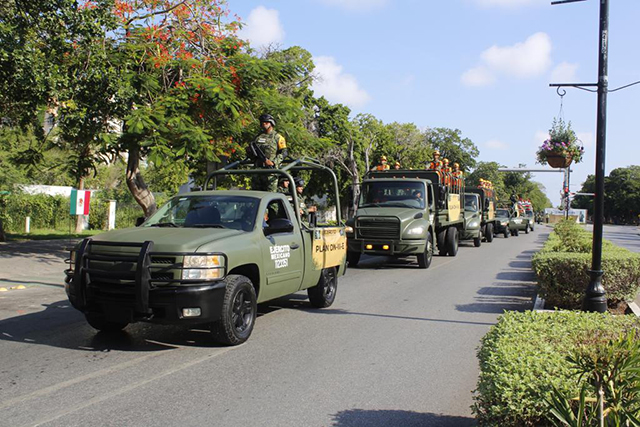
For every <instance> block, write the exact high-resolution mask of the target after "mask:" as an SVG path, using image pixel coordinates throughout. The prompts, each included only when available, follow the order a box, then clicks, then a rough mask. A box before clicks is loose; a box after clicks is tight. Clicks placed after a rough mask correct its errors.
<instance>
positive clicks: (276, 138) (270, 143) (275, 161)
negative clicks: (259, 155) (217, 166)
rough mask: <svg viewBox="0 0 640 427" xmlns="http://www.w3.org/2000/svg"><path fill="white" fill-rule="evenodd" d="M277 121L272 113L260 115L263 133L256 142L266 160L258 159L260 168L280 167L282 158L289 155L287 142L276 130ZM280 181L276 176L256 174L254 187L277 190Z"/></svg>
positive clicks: (253, 181)
mask: <svg viewBox="0 0 640 427" xmlns="http://www.w3.org/2000/svg"><path fill="white" fill-rule="evenodd" d="M275 126H276V121H275V119H274V118H273V116H271V115H270V114H263V115H261V116H260V128H262V133H261V134H260V135H258V136H257V137H256V139H255V140H254V143H255V145H256V146H258V148H260V149H261V150H262V152H263V153H264V155H265V160H264V162H262V161H261V160H260V159H256V165H255V166H256V167H258V168H279V167H280V164H281V163H282V160H283V159H284V158H285V157H287V155H288V150H287V142H286V141H285V139H284V137H283V136H282V135H280V134H279V133H277V132H276V131H275ZM277 185H278V182H277V180H276V178H275V177H274V176H266V175H256V176H255V177H254V178H253V180H252V187H253V189H260V190H266V191H276V189H277Z"/></svg>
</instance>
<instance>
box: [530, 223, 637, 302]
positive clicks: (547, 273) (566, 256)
mask: <svg viewBox="0 0 640 427" xmlns="http://www.w3.org/2000/svg"><path fill="white" fill-rule="evenodd" d="M591 239H592V236H591V233H589V232H587V231H586V230H584V229H583V228H582V227H581V226H579V225H578V224H576V223H575V222H572V221H561V222H559V223H558V224H557V225H556V226H555V228H554V231H553V233H551V235H550V236H549V239H548V240H547V242H546V243H545V244H544V247H543V248H542V250H540V251H539V252H538V253H536V254H535V255H534V256H533V258H532V260H531V265H532V267H533V270H534V271H535V273H536V276H537V278H538V285H539V288H540V289H539V292H540V295H541V296H542V297H543V298H544V299H545V303H546V305H547V306H549V307H558V308H566V309H579V308H580V306H581V304H582V298H583V296H584V289H585V287H586V286H587V283H589V273H588V271H589V269H590V268H591V246H592V241H591ZM602 269H603V271H604V275H603V276H602V285H603V286H604V288H605V289H606V291H607V301H608V304H609V305H610V306H612V307H615V306H616V305H618V303H620V302H621V301H628V300H632V299H633V298H635V296H636V295H637V294H638V290H639V289H640V254H636V253H634V252H631V251H629V250H627V249H624V248H621V247H619V246H616V245H614V244H612V243H611V242H609V241H606V240H605V241H603V245H602Z"/></svg>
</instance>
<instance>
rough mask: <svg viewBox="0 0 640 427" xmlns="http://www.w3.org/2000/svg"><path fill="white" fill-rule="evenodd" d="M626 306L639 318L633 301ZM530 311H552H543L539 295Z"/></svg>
mask: <svg viewBox="0 0 640 427" xmlns="http://www.w3.org/2000/svg"><path fill="white" fill-rule="evenodd" d="M627 306H628V307H629V309H630V310H631V312H632V313H633V314H635V315H636V317H640V307H639V306H638V304H636V303H635V302H634V301H630V302H627ZM532 311H553V310H545V309H544V299H543V298H542V297H540V295H538V294H536V299H535V301H534V302H533V309H532Z"/></svg>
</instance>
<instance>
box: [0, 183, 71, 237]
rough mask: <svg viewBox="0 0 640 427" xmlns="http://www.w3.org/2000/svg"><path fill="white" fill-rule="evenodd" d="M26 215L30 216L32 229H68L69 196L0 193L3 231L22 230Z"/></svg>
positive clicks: (0, 215) (0, 218) (0, 216)
mask: <svg viewBox="0 0 640 427" xmlns="http://www.w3.org/2000/svg"><path fill="white" fill-rule="evenodd" d="M27 216H28V217H30V218H31V228H32V229H39V228H47V229H57V230H64V229H68V227H69V220H70V219H71V215H70V214H69V198H68V197H63V196H48V195H43V194H36V195H30V194H23V193H20V192H13V193H11V194H8V195H0V221H2V224H3V227H4V229H5V231H7V232H22V231H24V225H25V218H26V217H27Z"/></svg>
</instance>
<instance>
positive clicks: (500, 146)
mask: <svg viewBox="0 0 640 427" xmlns="http://www.w3.org/2000/svg"><path fill="white" fill-rule="evenodd" d="M485 145H486V146H487V148H489V149H491V150H507V149H509V144H507V143H505V142H502V141H498V140H497V139H492V140H489V141H487V143H486V144H485Z"/></svg>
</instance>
